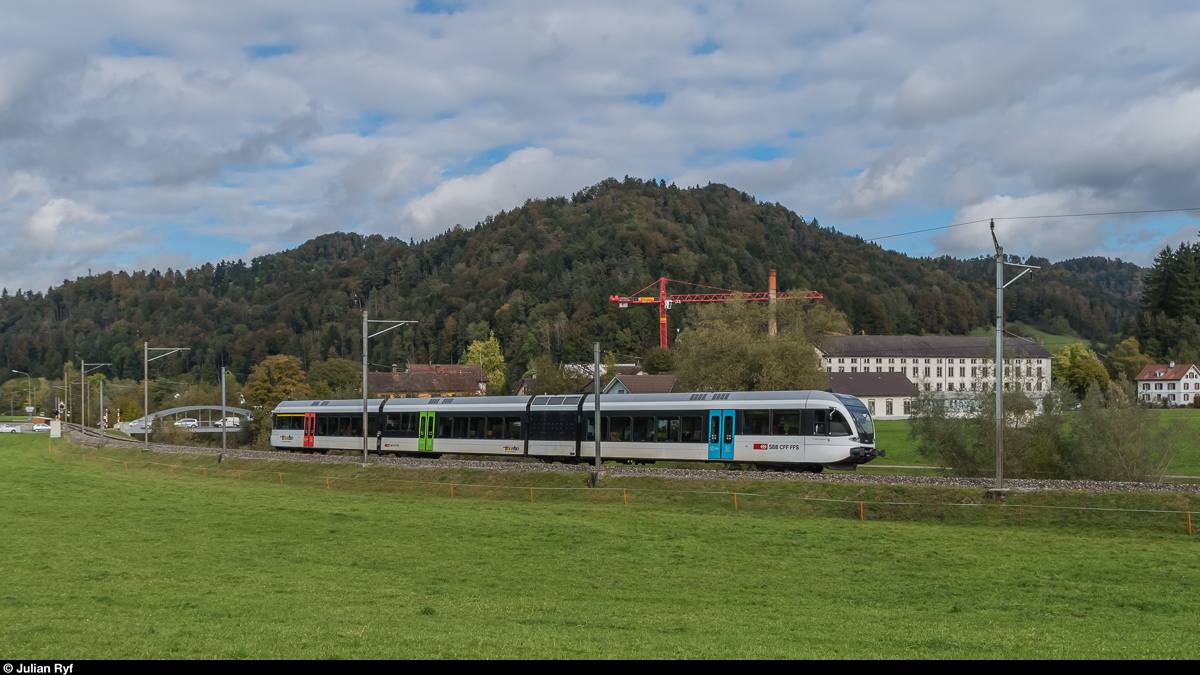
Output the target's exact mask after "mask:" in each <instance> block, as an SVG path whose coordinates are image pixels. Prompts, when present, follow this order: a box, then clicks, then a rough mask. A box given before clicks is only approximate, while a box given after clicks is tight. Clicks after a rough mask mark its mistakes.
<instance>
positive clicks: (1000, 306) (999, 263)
mask: <svg viewBox="0 0 1200 675" xmlns="http://www.w3.org/2000/svg"><path fill="white" fill-rule="evenodd" d="M991 229H992V243H993V244H995V245H996V363H995V366H996V487H995V488H993V489H994V490H996V495H997V497H1001V496H1002V495H1003V494H1004V493H1003V492H1001V491H1002V490H1003V489H1004V289H1005V288H1008V286H1009V285H1011V284H1012V283H1013V282H1014V281H1016V280H1017V279H1020V278H1021V277H1023V276H1025V274H1027V273H1029V272H1032V271H1033V270H1036V269H1041V268H1040V267H1038V266H1036V265H1019V264H1017V263H1010V262H1005V261H1004V248H1003V247H1002V246H1000V241H999V240H998V239H996V221H995V220H993V221H992V223H991ZM1005 265H1008V266H1010V267H1023V268H1025V269H1024V270H1023V271H1022V272H1021V273H1020V274H1018V275H1017V276H1015V277H1013V278H1012V280H1011V281H1009V282H1008V283H1007V284H1006V283H1004V266H1005Z"/></svg>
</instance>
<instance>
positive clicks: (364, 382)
mask: <svg viewBox="0 0 1200 675" xmlns="http://www.w3.org/2000/svg"><path fill="white" fill-rule="evenodd" d="M362 321H363V322H362V336H363V338H362V366H363V373H362V397H363V416H362V434H363V464H366V463H367V447H368V445H367V443H368V442H369V438H370V434H368V433H367V340H369V339H370V338H373V337H375V336H377V335H383V334H384V333H386V332H388V331H389V330H392V329H395V328H399V327H400V326H403V325H404V324H406V323H416V321H392V320H390V319H368V318H367V310H365V309H364V310H363V313H362ZM373 323H390V324H392V325H391V326H388V327H387V328H384V329H383V330H381V331H379V332H378V333H375V335H369V334H368V333H367V331H368V330H370V327H371V324H373Z"/></svg>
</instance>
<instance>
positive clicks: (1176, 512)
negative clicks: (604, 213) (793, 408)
mask: <svg viewBox="0 0 1200 675" xmlns="http://www.w3.org/2000/svg"><path fill="white" fill-rule="evenodd" d="M50 454H52V455H54V454H56V455H60V456H63V455H66V454H69V453H63V452H61V451H58V450H54V449H53V447H52V446H51V448H50ZM80 457H81V458H83V461H87V455H80ZM74 458H75V455H73V454H72V455H71V459H74ZM100 459H106V460H109V464H110V465H111V460H112V459H114V458H110V457H101V456H98V455H95V454H93V455H92V461H93V463H94V462H98V461H99V460H100ZM117 461H120V462H122V464H124V466H125V469H126V470H128V469H129V465H128V462H126V461H124V460H121V459H117ZM142 465H143V466H167V467H170V469H171V475H174V474H175V467H176V466H178V465H175V464H168V463H165V462H149V461H143V462H142ZM180 468H181V469H192V467H180ZM192 470H194V469H192ZM201 470H202V472H203V475H204V476H205V477H208V470H207V468H206V467H201ZM228 470H229V471H234V472H236V473H237V477H238V480H242V473H243V471H244V472H245V473H248V474H271V473H274V474H277V475H278V476H279V483H280V484H283V474H284V473H288V474H289V475H292V472H286V471H265V470H263V471H258V470H254V469H244V470H243V469H228ZM214 473H215V472H214ZM317 477H318V478H324V479H325V488H326V489H327V490H328V489H332V488H331V487H330V482H331V481H339V480H340V481H365V482H378V483H404V484H410V485H434V486H442V487H445V486H446V483H442V482H438V481H421V480H406V479H402V478H371V477H365V476H352V477H343V476H317ZM449 485H450V497H451V498H452V499H453V498H454V488H455V486H457V487H459V488H463V487H476V488H484V489H489V490H529V501H531V502H532V501H533V493H534V490H542V491H548V492H549V491H564V492H615V491H618V490H619V491H620V492H621V496H622V501H623V502H624V504H626V505H628V503H629V498H628V493H629V492H634V493H638V492H641V493H658V494H694V495H723V496H732V497H733V507H734V510H738V505H737V498H738V496H739V495H740V496H742V497H761V498H764V499H787V500H793V501H802V502H825V503H835V504H856V503H857V504H858V505H859V519H860V520H865V514H864V505H865V504H871V505H872V506H918V507H957V508H972V507H981V506H1000V507H1004V508H1009V507H1017V517H1018V521H1019V522H1021V523H1022V524H1023V517H1024V514H1023V510H1024V509H1026V508H1029V509H1048V510H1061V511H1101V512H1118V513H1160V514H1174V515H1184V514H1186V515H1187V521H1188V534H1189V535H1190V534H1192V512H1191V511H1190V510H1184V511H1181V510H1170V509H1125V508H1112V507H1100V506H1053V505H1048V504H1006V503H1000V504H994V503H993V504H989V503H986V502H983V503H975V502H972V503H967V504H963V503H937V502H899V501H884V500H860V499H836V498H833V497H799V496H794V495H772V494H763V493H758V492H743V491H733V490H667V489H662V488H635V487H629V488H627V487H599V486H597V487H554V486H526V485H488V484H486V483H455V482H450V484H449Z"/></svg>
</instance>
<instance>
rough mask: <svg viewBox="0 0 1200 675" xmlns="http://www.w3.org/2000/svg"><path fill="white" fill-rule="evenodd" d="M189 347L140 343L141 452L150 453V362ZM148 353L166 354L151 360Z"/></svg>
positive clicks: (186, 349) (188, 349)
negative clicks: (143, 406) (154, 345)
mask: <svg viewBox="0 0 1200 675" xmlns="http://www.w3.org/2000/svg"><path fill="white" fill-rule="evenodd" d="M190 349H191V348H190V347H151V346H150V343H149V342H143V343H142V396H143V400H144V402H145V406H146V407H145V408H143V409H142V452H150V362H151V361H154V360H156V359H161V358H162V357H164V356H170V355H171V354H174V353H175V352H186V351H190ZM150 352H166V353H165V354H159V355H158V356H156V357H154V358H153V359H152V358H150Z"/></svg>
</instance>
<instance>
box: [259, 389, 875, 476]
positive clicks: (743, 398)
mask: <svg viewBox="0 0 1200 675" xmlns="http://www.w3.org/2000/svg"><path fill="white" fill-rule="evenodd" d="M594 403H595V397H594V396H592V395H590V394H574V395H569V396H480V397H455V398H406V399H382V400H374V401H370V402H368V411H369V414H368V417H367V433H368V435H369V437H370V441H369V448H370V450H371V451H372V452H376V453H393V454H396V455H421V456H433V457H436V456H440V455H443V454H453V455H520V456H526V457H535V458H539V459H543V460H546V461H562V462H591V461H593V460H594V458H595V438H596V437H595V433H596V429H595V421H594V420H595V405H594ZM272 418H273V419H272V422H273V429H272V432H271V445H273V446H275V447H276V448H279V449H281V450H297V451H309V452H313V451H326V450H359V451H361V450H362V401H361V400H351V401H284V402H283V403H280V404H279V407H277V408H276V409H275V411H274V412H273V413H272ZM600 425H601V434H600V439H601V448H600V454H601V458H602V459H604V460H620V461H631V462H639V463H641V462H654V461H687V462H710V461H711V462H743V463H750V464H756V465H758V466H759V467H760V468H793V469H804V470H808V471H814V472H820V471H822V470H823V469H824V468H826V467H829V468H833V469H839V470H847V469H853V468H855V467H856V466H857V465H859V464H862V463H865V462H869V461H871V460H872V459H874V458H875V457H882V456H883V454H884V453H883V451H882V450H876V448H875V425H874V423H873V421H872V419H871V414H870V413H869V412H868V411H867V408H866V406H864V405H863V404H862V402H861V401H859V400H858V399H856V398H854V397H852V396H844V395H841V394H831V393H828V392H823V391H756V392H718V393H708V392H698V393H693V394H612V395H607V396H601V397H600Z"/></svg>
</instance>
